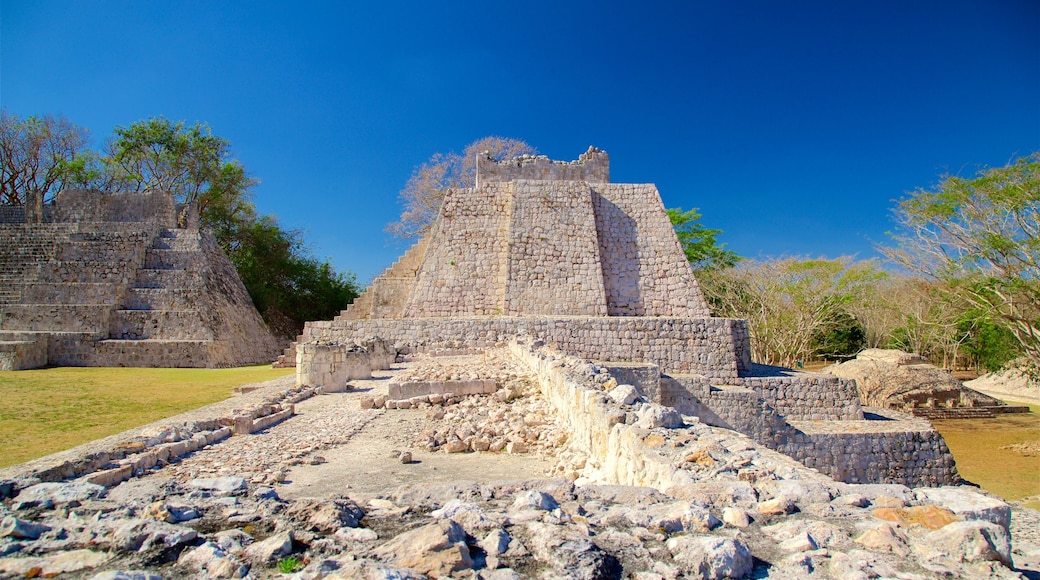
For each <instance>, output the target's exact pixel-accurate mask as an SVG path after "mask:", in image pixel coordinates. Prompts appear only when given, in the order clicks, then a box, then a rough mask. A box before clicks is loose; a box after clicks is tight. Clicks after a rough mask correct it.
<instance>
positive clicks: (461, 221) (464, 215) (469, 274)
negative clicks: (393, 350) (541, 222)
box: [403, 183, 513, 318]
mask: <svg viewBox="0 0 1040 580" xmlns="http://www.w3.org/2000/svg"><path fill="white" fill-rule="evenodd" d="M512 189H513V184H511V183H496V184H490V185H489V186H488V187H485V188H482V189H480V190H476V191H473V190H466V191H467V192H468V194H467V195H452V194H450V193H449V195H447V196H446V197H445V199H444V204H443V205H442V206H441V217H440V219H438V221H437V223H436V224H435V225H434V231H433V233H432V237H431V241H430V247H429V249H428V250H427V251H426V255H425V257H424V258H423V261H422V267H421V269H420V270H419V273H418V277H417V278H416V281H415V290H414V291H413V293H412V295H411V296H410V297H409V299H408V302H407V304H406V305H405V308H404V314H403V316H404V317H406V318H414V317H431V316H491V315H500V314H502V313H503V311H502V308H503V301H504V290H505V282H506V279H505V270H504V268H505V259H506V256H507V252H508V240H507V238H506V235H505V232H507V231H508V228H509V220H510V216H509V209H510V203H509V200H510V198H511V197H512Z"/></svg>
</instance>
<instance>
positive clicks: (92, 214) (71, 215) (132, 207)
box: [48, 189, 177, 228]
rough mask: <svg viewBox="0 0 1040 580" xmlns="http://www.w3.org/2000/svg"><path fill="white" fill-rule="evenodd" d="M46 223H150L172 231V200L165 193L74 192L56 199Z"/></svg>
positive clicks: (174, 219)
mask: <svg viewBox="0 0 1040 580" xmlns="http://www.w3.org/2000/svg"><path fill="white" fill-rule="evenodd" d="M48 221H52V222H117V223H128V222H151V223H154V224H156V225H158V226H160V227H168V228H172V227H176V225H177V219H176V208H175V206H174V203H173V197H172V196H171V195H170V194H169V193H166V192H161V191H149V192H133V191H130V192H116V193H103V192H100V191H95V190H87V189H74V190H68V191H63V192H61V193H59V194H58V195H57V197H56V198H55V201H54V205H53V208H51V211H50V212H49V216H48Z"/></svg>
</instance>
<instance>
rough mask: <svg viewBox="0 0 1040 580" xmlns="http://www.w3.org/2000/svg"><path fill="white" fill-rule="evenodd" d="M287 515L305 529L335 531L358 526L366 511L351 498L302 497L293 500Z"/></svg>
mask: <svg viewBox="0 0 1040 580" xmlns="http://www.w3.org/2000/svg"><path fill="white" fill-rule="evenodd" d="M285 515H286V517H288V518H290V519H293V520H295V521H297V522H300V523H301V524H302V526H303V527H304V529H307V530H311V531H315V532H325V533H333V532H335V531H337V530H339V529H340V528H356V527H357V526H358V523H359V522H360V521H361V518H362V517H364V515H365V512H364V511H362V509H361V508H360V507H359V506H358V505H357V504H356V503H354V501H353V500H350V499H345V498H340V499H332V500H326V499H320V498H301V499H298V500H295V501H293V502H292V504H291V505H290V506H289V509H288V510H286V512H285Z"/></svg>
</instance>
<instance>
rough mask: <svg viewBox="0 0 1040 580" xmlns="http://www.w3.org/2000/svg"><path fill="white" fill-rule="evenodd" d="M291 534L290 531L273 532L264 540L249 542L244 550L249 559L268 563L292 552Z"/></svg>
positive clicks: (262, 563) (264, 563) (259, 562)
mask: <svg viewBox="0 0 1040 580" xmlns="http://www.w3.org/2000/svg"><path fill="white" fill-rule="evenodd" d="M292 545H293V534H292V532H291V531H289V532H282V533H280V534H275V535H273V536H271V537H270V538H267V539H266V540H263V541H260V542H256V543H254V544H251V545H250V546H249V547H248V548H246V550H245V556H246V558H248V559H249V560H252V561H253V562H256V563H258V564H261V565H264V566H266V565H268V564H271V563H272V562H274V561H276V560H278V559H279V558H281V557H282V556H288V555H289V554H291V553H292Z"/></svg>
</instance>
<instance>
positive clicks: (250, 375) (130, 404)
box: [0, 365, 295, 467]
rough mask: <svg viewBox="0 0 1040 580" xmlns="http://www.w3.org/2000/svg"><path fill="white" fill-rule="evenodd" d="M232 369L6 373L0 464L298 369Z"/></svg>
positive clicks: (2, 376)
mask: <svg viewBox="0 0 1040 580" xmlns="http://www.w3.org/2000/svg"><path fill="white" fill-rule="evenodd" d="M293 372H295V371H294V369H291V368H289V369H272V368H271V367H270V366H266V365H265V366H254V367H240V368H232V369H146V368H88V367H59V368H49V369H36V370H28V371H3V372H0V397H2V400H3V403H2V404H0V467H7V466H9V465H15V464H17V463H22V462H24V461H28V460H30V459H35V458H37V457H42V456H44V455H47V454H49V453H54V452H56V451H61V450H63V449H68V448H70V447H75V446H76V445H80V444H82V443H86V442H88V441H93V440H94V439H99V438H101V437H107V436H109V435H113V434H116V433H119V432H122V431H125V430H127V429H131V428H134V427H140V426H141V425H147V424H148V423H151V422H153V421H158V420H160V419H162V418H164V417H169V416H172V415H176V414H178V413H183V412H185V411H190V410H192V409H197V408H199V407H202V406H205V405H208V404H210V403H215V402H217V401H221V400H224V399H227V398H228V397H230V396H231V395H232V391H233V390H234V388H235V387H237V386H240V385H247V384H249V383H257V382H261V381H267V380H270V379H274V378H278V377H283V376H285V375H288V374H292V373H293Z"/></svg>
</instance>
